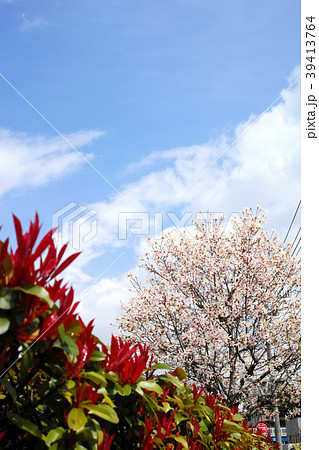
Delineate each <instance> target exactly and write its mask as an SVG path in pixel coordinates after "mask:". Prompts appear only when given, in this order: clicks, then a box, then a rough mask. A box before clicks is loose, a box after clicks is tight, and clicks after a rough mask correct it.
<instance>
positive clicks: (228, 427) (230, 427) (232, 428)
mask: <svg viewBox="0 0 319 450" xmlns="http://www.w3.org/2000/svg"><path fill="white" fill-rule="evenodd" d="M222 429H223V431H226V432H230V433H240V432H241V431H242V430H243V428H242V426H240V425H238V424H237V423H235V422H230V421H229V420H226V419H225V420H224V423H223V428H222Z"/></svg>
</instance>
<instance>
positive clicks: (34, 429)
mask: <svg viewBox="0 0 319 450" xmlns="http://www.w3.org/2000/svg"><path fill="white" fill-rule="evenodd" d="M7 417H8V419H9V420H11V422H12V423H13V424H14V425H16V426H17V427H19V428H20V429H21V430H24V431H27V432H28V433H30V434H32V435H33V436H36V437H37V438H39V439H42V438H43V436H42V433H41V431H40V430H39V427H38V426H37V425H36V424H35V423H32V422H30V420H27V419H25V418H24V417H22V416H19V415H18V414H15V413H12V412H7Z"/></svg>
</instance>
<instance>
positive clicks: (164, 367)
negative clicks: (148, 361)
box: [147, 363, 171, 370]
mask: <svg viewBox="0 0 319 450" xmlns="http://www.w3.org/2000/svg"><path fill="white" fill-rule="evenodd" d="M147 370H171V366H169V365H168V364H164V363H156V364H153V365H152V366H151V367H150V368H149V369H147Z"/></svg>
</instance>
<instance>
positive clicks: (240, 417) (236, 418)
mask: <svg viewBox="0 0 319 450" xmlns="http://www.w3.org/2000/svg"><path fill="white" fill-rule="evenodd" d="M233 419H234V420H236V421H237V422H241V421H242V420H243V419H244V418H243V416H241V415H240V414H234V415H233Z"/></svg>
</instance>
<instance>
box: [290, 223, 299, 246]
mask: <svg viewBox="0 0 319 450" xmlns="http://www.w3.org/2000/svg"><path fill="white" fill-rule="evenodd" d="M300 231H301V227H299V230H298V233H297V234H296V236H295V239H294V241H293V243H292V244H291V248H293V246H294V243H295V242H296V239H297V237H298V236H299V233H300Z"/></svg>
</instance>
